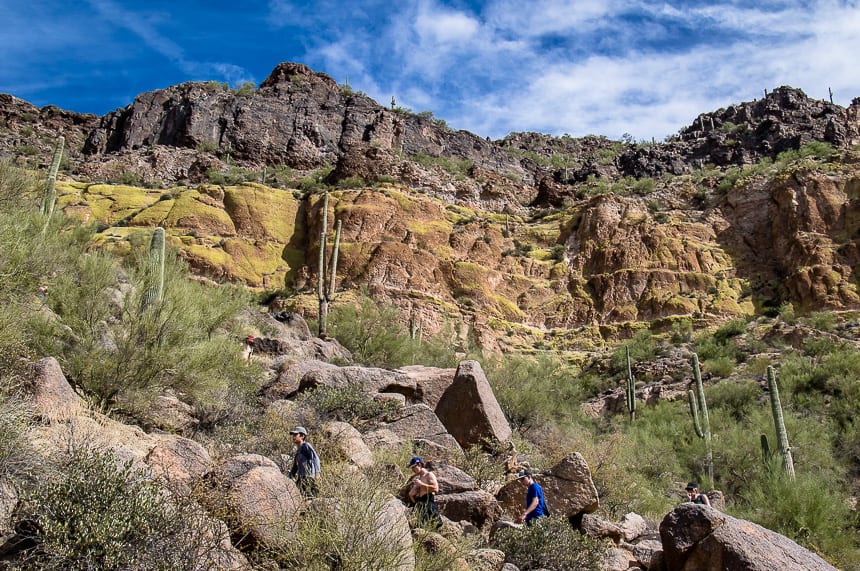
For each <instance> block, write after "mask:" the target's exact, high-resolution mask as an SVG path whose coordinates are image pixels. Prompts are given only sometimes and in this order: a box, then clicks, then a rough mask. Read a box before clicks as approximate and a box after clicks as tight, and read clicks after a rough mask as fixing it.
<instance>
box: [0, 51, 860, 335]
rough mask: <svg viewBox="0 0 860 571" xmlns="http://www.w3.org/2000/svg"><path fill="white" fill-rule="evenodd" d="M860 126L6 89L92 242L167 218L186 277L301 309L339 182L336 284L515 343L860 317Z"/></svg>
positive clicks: (772, 106) (9, 148) (728, 114)
mask: <svg viewBox="0 0 860 571" xmlns="http://www.w3.org/2000/svg"><path fill="white" fill-rule="evenodd" d="M37 111H38V112H37ZM858 111H860V99H855V100H854V101H853V102H852V104H851V105H850V106H849V107H848V108H842V107H839V106H838V105H833V104H831V103H828V102H822V101H818V100H813V99H810V98H807V97H806V96H805V95H803V93H802V92H801V91H800V90H796V89H793V88H788V87H782V88H778V89H776V90H774V91H773V92H771V93H769V94H768V95H767V97H766V98H764V99H762V100H758V101H754V102H749V103H743V104H738V105H735V106H730V107H729V108H726V109H721V110H717V111H714V112H710V113H704V114H701V115H700V116H698V117H697V119H696V120H695V121H694V123H693V125H691V126H690V127H687V128H685V129H682V130H681V132H680V133H679V134H678V135H677V137H673V138H671V140H669V141H667V142H664V143H652V144H648V143H634V142H633V141H630V140H628V141H610V140H609V139H606V138H605V137H596V136H589V137H583V138H578V139H577V138H573V137H550V136H548V135H541V134H536V133H516V134H512V135H509V136H508V137H506V138H505V139H502V140H499V141H490V140H487V139H483V138H480V137H478V136H476V135H474V134H471V133H467V132H465V131H451V130H450V129H448V128H447V126H445V124H444V122H443V121H440V120H438V119H434V118H433V117H432V116H428V115H426V114H414V113H411V112H410V111H408V110H403V109H398V108H394V109H387V108H383V107H381V106H379V105H378V104H376V103H375V102H373V101H372V100H371V99H370V98H368V97H366V96H365V95H363V94H360V93H354V92H352V91H351V89H349V88H347V87H346V86H338V85H337V84H336V83H335V82H334V80H332V79H331V78H330V77H328V76H326V75H325V74H321V73H317V72H313V71H312V70H311V69H310V68H308V67H307V66H304V65H302V64H291V63H284V64H279V66H277V67H276V68H275V70H274V71H273V73H272V75H271V76H270V77H269V78H268V79H267V80H266V81H264V82H263V83H262V84H261V86H260V88H259V89H257V90H246V91H245V92H239V91H237V92H234V91H232V90H228V89H225V87H224V86H223V85H221V84H214V83H208V84H204V83H187V84H181V85H178V86H173V87H170V88H168V89H165V90H159V91H155V92H149V93H146V94H141V95H140V96H138V97H137V98H136V99H135V102H134V103H133V104H132V105H130V106H128V107H126V108H124V109H121V110H117V111H115V112H113V113H109V114H107V115H105V116H103V117H100V118H99V117H95V116H90V115H78V114H74V113H71V112H66V111H62V110H58V109H56V108H51V107H46V108H43V109H42V110H35V108H32V106H29V107H28V104H26V103H25V102H21V101H20V100H16V99H13V98H11V97H9V96H2V97H0V117H2V118H3V120H4V124H5V130H6V132H5V133H4V136H0V151H2V152H5V153H10V152H12V153H13V154H15V151H16V149H17V150H19V151H20V150H22V149H23V150H25V151H27V152H18V153H17V154H16V156H17V160H18V161H19V162H23V163H24V164H28V161H29V162H30V163H31V164H32V163H38V161H40V160H42V159H41V158H38V157H42V156H48V155H49V153H47V152H43V151H42V147H43V146H44V147H47V148H50V144H51V142H52V137H55V136H56V134H57V133H60V134H63V135H64V136H65V137H66V139H67V142H68V143H67V147H68V148H69V151H68V161H67V165H66V169H65V170H66V172H67V173H68V174H69V175H70V176H71V178H72V179H73V180H72V181H68V180H66V181H63V180H61V181H60V183H59V187H58V189H59V191H60V204H61V207H63V208H64V210H65V211H66V212H67V213H70V214H71V213H75V214H76V215H78V216H80V217H82V218H84V219H89V220H95V221H98V222H99V223H100V224H102V225H103V226H104V230H103V231H102V232H101V233H100V235H99V238H98V240H99V243H101V244H105V245H108V246H110V247H112V248H115V249H117V251H119V252H127V251H129V249H130V248H131V245H130V242H131V241H133V234H134V231H135V230H139V231H143V230H146V229H148V228H151V227H153V226H156V225H161V226H164V227H166V229H167V231H168V238H169V240H170V241H171V243H172V244H173V245H174V246H175V247H177V248H178V249H179V250H180V252H181V253H182V255H183V256H184V257H185V258H186V259H187V260H188V261H189V263H190V264H191V266H192V269H194V271H195V272H197V273H199V274H201V275H204V276H207V277H209V278H211V279H215V280H218V281H241V282H244V283H246V284H248V285H250V286H252V287H262V288H266V289H270V290H278V289H281V288H283V289H284V291H285V292H287V293H288V294H290V297H291V299H292V301H288V302H285V303H287V304H289V308H301V310H302V312H303V313H304V314H306V315H313V312H314V308H313V305H314V303H313V301H312V300H313V294H312V289H311V284H312V283H313V282H314V280H315V277H314V274H315V271H316V270H315V260H316V259H317V256H318V254H317V252H318V244H317V242H316V236H318V235H319V232H320V222H319V221H320V220H321V215H320V214H321V213H320V208H321V201H320V200H318V198H319V195H318V194H315V192H318V191H319V190H320V189H322V188H328V189H329V191H330V193H331V194H332V199H333V200H332V203H331V207H330V208H331V209H332V212H330V214H333V216H330V224H333V223H334V219H335V217H337V218H338V219H340V220H341V222H342V223H343V229H344V233H343V242H342V245H341V271H342V273H343V275H342V277H341V282H342V284H344V287H345V288H346V289H357V288H358V287H359V286H360V285H362V284H363V285H367V286H368V287H369V288H370V291H372V292H373V293H374V295H375V296H376V297H377V299H379V300H381V301H385V302H390V303H393V304H394V305H396V306H397V307H398V308H399V309H400V310H401V312H402V314H403V316H404V320H406V319H408V318H410V316H413V317H414V316H416V315H417V316H421V318H422V319H423V320H424V323H425V325H426V326H427V328H428V329H427V331H428V332H430V333H432V332H433V331H439V330H440V329H441V328H442V327H443V324H444V323H445V322H446V321H447V320H449V319H450V318H451V317H452V316H456V317H458V318H459V319H463V320H464V321H465V322H467V323H468V324H469V326H470V327H472V328H473V330H474V331H475V332H476V333H475V334H476V335H477V336H478V337H479V338H480V339H481V341H482V344H483V345H484V346H486V347H490V348H493V349H497V350H505V349H506V348H511V347H514V348H520V349H522V348H528V347H566V346H570V344H571V343H573V344H574V345H579V346H582V344H583V343H585V344H586V345H588V344H589V343H602V342H603V341H604V340H606V339H613V338H617V337H619V336H620V337H626V336H629V335H631V334H632V332H633V331H635V330H636V329H637V328H639V327H641V326H642V325H643V324H651V325H652V326H655V327H670V326H672V324H673V323H675V322H677V321H678V320H679V319H694V320H696V321H697V322H700V324H708V323H714V322H720V321H723V320H726V319H731V318H734V317H738V316H748V315H752V314H754V313H755V312H758V311H763V310H766V309H767V308H771V309H772V308H776V307H778V306H779V305H780V304H783V303H793V304H794V305H796V307H797V308H798V309H799V310H803V311H815V310H819V309H850V308H856V307H860V297H858V294H857V277H856V272H855V270H854V268H855V266H857V264H858V263H860V254H858V251H859V250H858V243H857V238H856V236H857V227H858V218H857V217H856V215H854V214H853V212H854V211H855V210H856V199H857V196H858V194H860V178H858V176H860V175H858V167H857V164H858V161H857V152H856V151H855V150H852V147H853V146H855V145H857V143H858V142H860V121H858ZM49 133H53V135H52V136H48V134H49ZM822 143H827V145H825V146H824V147H822V146H821V145H822ZM815 145H819V146H818V147H816V146H815ZM807 147H808V150H809V152H806V151H803V152H801V150H802V149H805V148H807ZM833 149H835V153H834V152H833ZM791 153H795V154H796V156H793V157H792V156H789V155H790V154H791ZM834 156H835V157H836V158H834ZM780 157H784V158H782V159H781V158H780ZM284 161H286V162H284ZM34 166H36V165H34ZM301 177H304V178H301ZM81 181H82V182H81ZM99 181H113V182H125V183H127V184H126V186H125V187H115V186H110V185H103V184H98V182H99ZM213 183H214V184H213ZM143 187H149V189H147V188H143ZM159 189H163V190H159ZM279 214H280V217H279V216H278V215H279ZM284 215H287V216H286V219H284ZM330 230H331V229H330ZM293 294H298V295H295V296H294V295H293ZM574 338H575V339H574Z"/></svg>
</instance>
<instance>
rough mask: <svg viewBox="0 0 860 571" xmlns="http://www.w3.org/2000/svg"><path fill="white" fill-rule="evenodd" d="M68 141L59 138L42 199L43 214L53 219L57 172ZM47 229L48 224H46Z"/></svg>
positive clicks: (61, 137)
mask: <svg viewBox="0 0 860 571" xmlns="http://www.w3.org/2000/svg"><path fill="white" fill-rule="evenodd" d="M65 144H66V139H65V137H63V136H62V135H60V136H59V137H58V138H57V146H56V147H54V156H53V158H52V159H51V166H50V168H49V169H48V180H47V182H46V183H45V196H44V197H43V198H42V208H41V211H42V214H43V215H45V216H47V217H48V220H50V219H51V216H53V215H54V205H55V204H56V203H57V190H56V185H57V171H59V170H60V161H61V160H62V159H63V147H64V146H65ZM45 226H46V227H47V222H46V223H45Z"/></svg>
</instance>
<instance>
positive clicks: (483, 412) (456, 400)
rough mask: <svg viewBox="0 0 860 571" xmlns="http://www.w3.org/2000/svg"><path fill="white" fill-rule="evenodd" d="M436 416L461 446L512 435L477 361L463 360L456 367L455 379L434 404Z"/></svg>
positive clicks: (474, 444) (480, 443)
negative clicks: (437, 402)
mask: <svg viewBox="0 0 860 571" xmlns="http://www.w3.org/2000/svg"><path fill="white" fill-rule="evenodd" d="M436 416H438V417H439V420H441V421H442V424H444V425H445V427H446V428H447V429H448V432H450V433H451V435H452V436H454V438H456V439H457V442H459V443H460V446H463V447H469V446H476V445H483V444H484V443H485V441H486V440H490V441H495V442H505V441H506V440H508V439H509V438H510V437H511V427H510V425H509V424H508V421H507V419H506V418H505V414H504V413H503V412H502V407H501V406H499V401H497V400H496V395H494V394H493V389H492V388H491V387H490V383H489V382H488V381H487V376H486V375H485V374H484V371H483V369H481V365H480V363H478V362H477V361H463V362H462V363H460V366H459V367H457V372H456V374H455V375H454V382H453V383H451V386H449V387H448V388H447V389H446V390H445V392H444V393H443V394H442V398H441V399H439V404H437V405H436Z"/></svg>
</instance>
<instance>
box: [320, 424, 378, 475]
mask: <svg viewBox="0 0 860 571" xmlns="http://www.w3.org/2000/svg"><path fill="white" fill-rule="evenodd" d="M322 433H323V435H324V436H325V437H326V439H327V441H328V443H329V446H331V447H333V450H332V452H334V454H335V455H337V456H341V457H343V458H346V460H347V461H348V462H349V463H350V464H352V465H354V466H358V467H359V468H362V469H367V468H370V467H371V466H373V454H372V453H371V451H370V448H368V447H367V444H365V443H364V439H363V438H362V437H361V433H360V432H359V431H358V430H356V429H355V427H353V426H352V425H351V424H347V423H346V422H328V423H326V424H324V425H323V427H322Z"/></svg>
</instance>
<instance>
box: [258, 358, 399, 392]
mask: <svg viewBox="0 0 860 571" xmlns="http://www.w3.org/2000/svg"><path fill="white" fill-rule="evenodd" d="M356 385H357V386H359V387H361V388H362V390H363V391H364V392H366V393H368V394H376V393H400V394H402V395H406V396H407V398H409V397H411V395H413V394H414V393H415V381H413V380H411V379H409V377H407V376H406V375H404V374H402V373H398V372H396V371H389V370H387V369H378V368H375V367H354V366H350V367H338V366H337V365H332V364H330V363H325V362H323V361H285V362H284V363H282V364H281V365H280V366H279V367H278V376H277V378H276V379H275V380H274V381H272V382H271V383H269V384H268V385H266V386H265V387H264V388H263V394H264V396H265V397H266V399H267V400H269V401H274V400H278V399H285V398H290V397H292V396H294V395H295V394H296V393H298V392H302V391H307V390H311V389H314V388H316V387H319V386H324V387H330V388H336V389H343V388H346V387H350V386H356Z"/></svg>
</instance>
